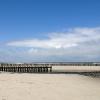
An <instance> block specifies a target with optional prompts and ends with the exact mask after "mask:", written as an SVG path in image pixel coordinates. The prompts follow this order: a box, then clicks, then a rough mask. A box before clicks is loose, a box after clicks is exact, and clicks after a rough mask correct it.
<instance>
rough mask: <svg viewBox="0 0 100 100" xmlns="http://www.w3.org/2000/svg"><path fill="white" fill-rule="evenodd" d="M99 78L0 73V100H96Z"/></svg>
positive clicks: (99, 84)
mask: <svg viewBox="0 0 100 100" xmlns="http://www.w3.org/2000/svg"><path fill="white" fill-rule="evenodd" d="M99 99H100V78H93V77H89V76H83V75H78V74H28V73H23V74H18V73H14V74H11V73H0V100H99Z"/></svg>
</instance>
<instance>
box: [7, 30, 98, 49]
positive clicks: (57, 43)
mask: <svg viewBox="0 0 100 100" xmlns="http://www.w3.org/2000/svg"><path fill="white" fill-rule="evenodd" d="M99 39H100V28H74V29H70V30H69V31H67V32H66V33H50V34H49V36H48V39H43V40H41V39H32V40H22V41H12V42H10V43H7V45H9V46H17V47H36V48H69V47H73V46H78V45H80V44H81V43H85V42H92V41H98V40H99Z"/></svg>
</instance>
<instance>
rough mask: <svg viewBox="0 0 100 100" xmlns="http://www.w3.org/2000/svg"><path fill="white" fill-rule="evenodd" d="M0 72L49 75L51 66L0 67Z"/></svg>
mask: <svg viewBox="0 0 100 100" xmlns="http://www.w3.org/2000/svg"><path fill="white" fill-rule="evenodd" d="M0 71H1V72H17V73H49V72H52V66H28V65H27V66H25V65H23V66H18V65H17V64H16V65H14V66H11V65H5V66H4V65H2V66H0Z"/></svg>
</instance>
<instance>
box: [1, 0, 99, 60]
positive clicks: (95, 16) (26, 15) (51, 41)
mask: <svg viewBox="0 0 100 100" xmlns="http://www.w3.org/2000/svg"><path fill="white" fill-rule="evenodd" d="M99 12H100V0H0V62H41V61H43V62H45V61H48V62H50V61H53V62H56V61H99V59H100V47H99V43H100V13H99Z"/></svg>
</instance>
